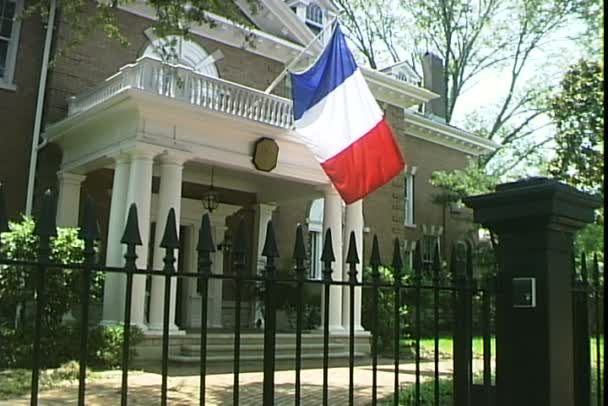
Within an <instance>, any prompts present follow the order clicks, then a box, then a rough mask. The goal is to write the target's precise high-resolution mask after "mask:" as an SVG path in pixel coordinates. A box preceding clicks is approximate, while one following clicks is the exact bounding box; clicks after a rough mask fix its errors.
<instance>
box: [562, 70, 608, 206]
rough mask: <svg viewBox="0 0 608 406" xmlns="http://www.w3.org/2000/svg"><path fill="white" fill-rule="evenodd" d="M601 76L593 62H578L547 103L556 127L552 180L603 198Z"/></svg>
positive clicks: (602, 88)
mask: <svg viewBox="0 0 608 406" xmlns="http://www.w3.org/2000/svg"><path fill="white" fill-rule="evenodd" d="M603 102H604V74H603V72H602V69H601V67H600V65H599V64H598V63H597V62H593V61H586V60H581V61H579V62H577V63H576V64H574V65H573V66H572V67H571V68H570V70H569V71H568V72H567V73H566V75H565V77H564V79H563V81H562V84H561V89H560V91H559V93H557V94H556V95H555V96H554V97H553V98H552V99H551V101H550V106H551V116H552V118H553V120H554V121H555V123H556V126H557V133H556V137H555V142H556V144H557V148H556V154H557V156H556V158H555V159H554V160H553V161H552V162H551V163H550V172H551V174H552V175H553V176H555V177H557V178H559V179H561V180H563V181H565V182H567V183H569V184H571V185H574V186H577V187H579V188H581V189H583V190H586V191H589V192H595V193H600V194H601V196H602V197H603V196H604V103H603Z"/></svg>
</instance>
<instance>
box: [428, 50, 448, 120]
mask: <svg viewBox="0 0 608 406" xmlns="http://www.w3.org/2000/svg"><path fill="white" fill-rule="evenodd" d="M443 69H444V68H443V60H442V59H441V58H440V57H438V56H437V55H435V54H433V53H432V52H427V53H426V54H424V56H423V57H422V78H423V86H424V87H425V88H426V89H428V90H430V91H432V92H434V93H437V94H438V95H439V97H438V98H436V99H433V100H431V101H430V102H428V103H426V104H425V114H432V115H433V116H435V117H439V118H441V119H443V120H445V119H446V116H447V114H446V110H445V98H446V94H445V81H444V80H443Z"/></svg>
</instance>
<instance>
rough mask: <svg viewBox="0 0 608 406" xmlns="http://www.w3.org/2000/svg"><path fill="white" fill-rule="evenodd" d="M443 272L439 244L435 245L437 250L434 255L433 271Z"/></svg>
mask: <svg viewBox="0 0 608 406" xmlns="http://www.w3.org/2000/svg"><path fill="white" fill-rule="evenodd" d="M440 270H441V253H440V251H439V242H436V243H435V249H434V253H433V271H440Z"/></svg>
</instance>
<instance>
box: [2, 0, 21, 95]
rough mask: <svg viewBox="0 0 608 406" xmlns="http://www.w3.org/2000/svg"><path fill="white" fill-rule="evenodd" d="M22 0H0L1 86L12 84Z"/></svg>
mask: <svg viewBox="0 0 608 406" xmlns="http://www.w3.org/2000/svg"><path fill="white" fill-rule="evenodd" d="M22 6H23V4H22V1H21V0H0V86H1V85H2V84H5V85H9V86H10V85H12V84H13V83H14V78H13V75H14V73H15V60H16V59H17V48H18V43H17V42H18V40H19V29H20V26H21V21H20V19H19V18H16V17H17V16H18V15H19V13H20V12H21V8H22Z"/></svg>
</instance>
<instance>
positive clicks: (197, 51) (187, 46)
mask: <svg viewBox="0 0 608 406" xmlns="http://www.w3.org/2000/svg"><path fill="white" fill-rule="evenodd" d="M143 56H147V57H150V58H154V59H158V60H162V61H166V62H169V63H172V64H175V65H180V66H184V67H187V68H190V69H192V70H194V71H195V72H198V73H202V74H204V75H207V76H211V77H214V78H217V77H219V75H218V71H217V67H216V66H215V63H214V62H213V60H210V59H209V58H208V57H209V54H208V53H207V51H205V49H204V48H203V47H201V46H200V45H199V44H197V43H196V42H194V41H190V40H187V39H184V38H182V37H178V36H175V35H171V36H168V37H164V38H160V39H155V40H154V41H152V43H151V44H150V45H148V47H147V48H146V50H145V51H144V54H143Z"/></svg>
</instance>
